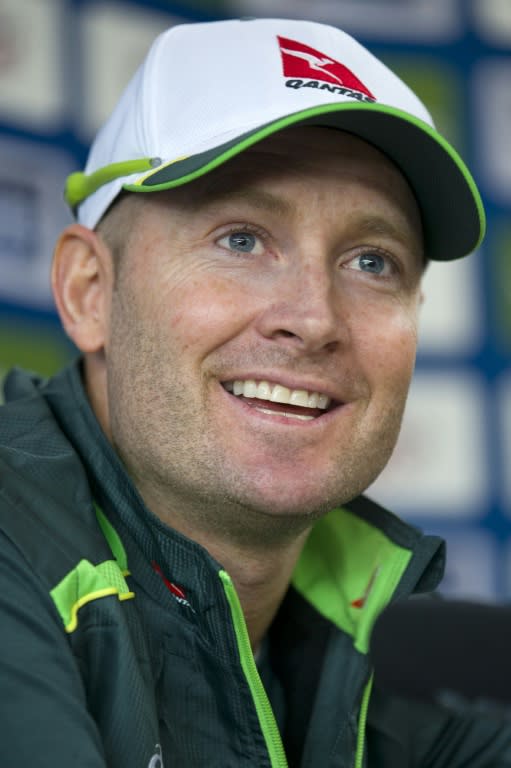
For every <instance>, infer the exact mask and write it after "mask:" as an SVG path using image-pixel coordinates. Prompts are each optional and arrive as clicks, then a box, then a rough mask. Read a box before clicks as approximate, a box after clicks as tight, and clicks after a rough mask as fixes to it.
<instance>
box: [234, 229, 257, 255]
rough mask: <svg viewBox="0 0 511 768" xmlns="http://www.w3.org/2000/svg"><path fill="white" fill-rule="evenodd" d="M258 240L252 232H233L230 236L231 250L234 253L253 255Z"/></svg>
mask: <svg viewBox="0 0 511 768" xmlns="http://www.w3.org/2000/svg"><path fill="white" fill-rule="evenodd" d="M256 242H257V238H256V236H255V235H251V234H250V232H233V233H232V234H231V235H229V248H232V249H233V251H242V252H243V253H251V252H252V251H253V250H254V248H255V246H256Z"/></svg>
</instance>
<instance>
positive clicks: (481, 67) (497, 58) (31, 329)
mask: <svg viewBox="0 0 511 768" xmlns="http://www.w3.org/2000/svg"><path fill="white" fill-rule="evenodd" d="M237 16H244V17H246V16H253V17H257V16H274V17H297V18H300V17H302V18H314V19H317V20H320V21H325V22H328V23H331V24H334V25H338V26H341V27H343V28H344V29H346V30H347V31H351V32H352V33H354V34H355V35H356V36H358V37H359V38H360V39H361V40H362V41H363V42H365V43H366V44H368V45H369V46H370V47H371V48H372V49H373V50H374V51H375V53H377V54H378V55H380V56H381V57H382V58H383V59H384V60H385V61H386V62H387V63H389V64H390V65H391V66H392V67H393V68H394V69H396V70H397V71H398V72H399V73H400V74H401V76H402V77H403V79H404V80H406V81H407V82H408V83H409V84H410V85H411V86H412V87H413V88H414V89H415V90H416V91H417V92H418V93H419V94H420V95H421V96H422V97H423V99H424V100H425V101H426V102H427V104H428V105H429V107H430V109H431V111H432V113H433V115H434V118H435V120H436V122H437V125H438V126H439V127H440V128H441V129H442V130H443V131H444V132H445V133H446V134H447V136H448V137H449V138H450V139H451V140H452V142H453V143H454V144H455V146H456V147H457V148H458V149H459V151H460V152H461V154H462V155H463V156H464V157H465V158H466V159H467V160H468V162H469V164H470V165H471V167H472V169H473V170H474V173H475V176H476V178H477V180H478V182H479V185H480V188H481V190H482V193H483V197H484V200H485V204H486V209H487V214H488V225H489V226H488V229H489V232H488V236H487V239H486V241H485V244H484V246H483V247H482V248H481V250H480V251H479V252H478V253H477V254H475V255H474V256H473V257H471V258H469V259H466V260H462V261H461V262H459V263H451V264H444V265H432V266H431V268H430V269H429V271H428V273H427V276H426V280H425V302H424V307H423V310H422V322H421V338H420V351H419V359H418V364H417V373H416V376H415V381H414V384H413V387H412V391H411V395H410V398H409V403H408V406H407V411H406V414H405V420H404V425H403V430H402V434H401V437H400V440H399V443H398V446H397V450H396V453H395V456H394V458H393V459H392V460H391V463H390V465H389V467H388V468H387V470H386V471H385V472H384V474H383V475H382V477H381V478H380V479H379V480H378V481H377V482H376V483H375V484H374V486H373V487H372V489H371V494H372V496H373V497H374V498H376V499H377V500H379V501H381V502H382V503H384V504H386V505H388V506H390V507H391V508H392V509H394V510H395V511H397V512H398V513H400V514H401V515H403V516H404V517H405V518H406V519H408V520H409V521H410V522H412V523H414V524H417V525H419V526H421V527H422V528H424V529H425V530H427V531H429V532H438V533H440V534H442V535H444V536H445V537H446V539H447V542H448V551H449V558H450V562H449V567H448V571H447V577H446V580H445V582H444V592H446V593H448V594H451V595H458V596H464V597H465V596H470V597H477V598H482V599H487V598H488V599H495V598H496V599H507V598H509V596H510V595H511V473H510V472H509V471H508V467H509V466H510V465H511V371H510V368H509V364H508V363H509V360H510V354H511V129H510V125H511V0H473V1H472V0H408V1H407V0H315V2H310V0H237V1H235V0H231V1H230V2H229V1H228V0H225V1H224V2H220V1H219V0H217V1H216V2H215V1H214V0H209V2H208V1H207V0H202V1H201V0H195V1H194V0H189V2H185V0H183V2H181V3H177V2H176V3H174V2H166V1H165V0H154V2H149V1H147V2H140V1H139V2H135V1H128V0H125V1H124V2H122V1H121V0H117V1H116V2H109V1H107V0H99V1H98V0H0V375H1V374H2V373H4V372H5V371H6V370H7V369H8V368H10V367H11V366H12V365H14V364H17V365H22V366H24V367H29V368H31V369H33V370H36V371H39V372H40V373H42V374H44V375H46V374H49V373H51V372H52V371H54V370H56V368H57V367H58V366H60V365H61V364H62V363H63V362H64V361H66V360H67V359H69V358H70V356H71V355H72V354H74V351H73V349H72V348H71V346H70V345H69V343H68V342H67V341H66V339H65V337H64V335H63V333H62V332H61V331H60V329H59V325H58V322H57V318H56V314H55V311H54V307H53V303H52V299H51V293H50V288H49V279H48V274H49V268H50V261H51V254H52V248H53V243H54V240H55V238H56V236H57V234H58V232H59V230H60V229H61V228H62V227H63V226H64V225H65V224H66V223H68V222H69V221H70V216H69V214H68V212H67V210H66V208H65V206H64V204H63V202H62V186H63V181H64V179H65V177H66V175H67V174H68V173H70V172H71V171H73V170H76V169H80V168H81V167H82V166H83V163H84V160H85V156H86V150H87V146H88V144H89V142H90V140H91V137H92V136H93V134H94V132H95V130H96V128H97V127H98V126H99V125H100V123H101V122H102V121H103V119H104V118H105V117H106V115H107V114H108V112H109V110H110V108H111V107H112V105H113V103H114V102H115V100H116V99H117V97H118V95H119V94H120V92H121V89H122V88H123V86H124V85H125V84H126V82H127V81H128V79H129V78H130V76H131V75H132V73H133V72H134V70H135V68H136V67H137V65H138V64H139V62H140V61H141V59H142V58H143V55H144V54H145V52H146V50H147V48H148V46H149V43H150V41H151V40H152V39H153V37H154V36H155V35H156V34H157V33H158V32H159V31H160V30H162V29H164V28H165V27H168V26H170V25H172V24H175V23H180V22H185V21H201V20H213V19H217V18H225V17H237ZM254 65H256V62H255V63H254ZM175 76H176V77H179V73H178V72H177V73H176V74H175ZM204 76H205V78H207V73H205V74H204ZM249 97H250V96H249V94H247V98H249Z"/></svg>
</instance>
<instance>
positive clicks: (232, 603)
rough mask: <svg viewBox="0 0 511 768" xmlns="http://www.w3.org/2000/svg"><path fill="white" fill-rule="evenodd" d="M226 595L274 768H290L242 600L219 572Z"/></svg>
mask: <svg viewBox="0 0 511 768" xmlns="http://www.w3.org/2000/svg"><path fill="white" fill-rule="evenodd" d="M218 575H219V576H220V579H221V581H222V584H223V587H224V591H225V595H226V597H227V601H228V603H229V607H230V609H231V616H232V622H233V625H234V632H235V635H236V642H237V644H238V651H239V654H240V661H241V667H242V669H243V673H244V675H245V678H246V680H247V683H248V686H249V688H250V692H251V694H252V699H253V701H254V705H255V708H256V712H257V717H258V718H259V724H260V726H261V730H262V732H263V736H264V740H265V743H266V748H267V750H268V754H269V756H270V763H271V766H272V768H287V759H286V754H285V752H284V746H283V744H282V739H281V737H280V732H279V729H278V726H277V723H276V721H275V716H274V714H273V710H272V708H271V704H270V702H269V700H268V696H267V695H266V691H265V689H264V686H263V684H262V682H261V678H260V677H259V672H258V671H257V666H256V663H255V660H254V655H253V653H252V648H251V646H250V639H249V637H248V631H247V625H246V623H245V617H244V616H243V611H242V610H241V605H240V601H239V598H238V595H237V593H236V589H235V588H234V584H233V583H232V580H231V577H230V576H229V574H228V573H227V571H219V574H218Z"/></svg>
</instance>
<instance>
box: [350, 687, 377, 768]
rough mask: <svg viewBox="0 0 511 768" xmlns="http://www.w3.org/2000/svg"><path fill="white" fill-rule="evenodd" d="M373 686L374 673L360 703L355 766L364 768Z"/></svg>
mask: <svg viewBox="0 0 511 768" xmlns="http://www.w3.org/2000/svg"><path fill="white" fill-rule="evenodd" d="M372 687H373V675H371V677H370V678H369V680H368V681H367V683H366V686H365V688H364V693H363V695H362V703H361V704H360V714H359V717H358V734H357V751H356V753H355V764H354V768H362V766H363V761H364V745H365V735H366V722H367V710H368V709H369V699H370V698H371V689H372Z"/></svg>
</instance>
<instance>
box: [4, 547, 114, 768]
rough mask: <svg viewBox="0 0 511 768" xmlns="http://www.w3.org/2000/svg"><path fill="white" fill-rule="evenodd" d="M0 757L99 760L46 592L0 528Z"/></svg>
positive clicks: (53, 764) (94, 764) (76, 762)
mask: <svg viewBox="0 0 511 768" xmlns="http://www.w3.org/2000/svg"><path fill="white" fill-rule="evenodd" d="M0 690H1V695H0V765H2V766H14V765H24V766H35V765H37V766H38V768H69V766H73V768H107V764H106V761H105V757H104V753H103V747H102V743H101V738H100V735H99V732H98V729H97V727H96V724H95V722H94V720H93V718H92V717H91V716H90V714H89V712H88V710H87V702H86V696H85V690H84V686H83V683H82V679H81V676H80V673H79V669H78V667H77V663H76V660H75V658H74V656H73V654H72V652H71V649H70V646H69V643H68V641H67V637H66V634H65V632H64V630H63V627H62V622H61V620H60V617H59V616H58V614H57V612H56V609H55V607H54V605H53V603H52V601H51V598H50V596H49V595H48V594H47V593H46V592H45V591H44V589H43V587H42V586H41V585H40V584H39V583H38V580H37V578H36V576H35V574H34V573H33V572H32V570H31V569H30V567H29V566H28V563H27V562H26V561H25V559H24V558H23V556H22V555H21V554H20V552H19V551H18V550H17V549H16V547H15V546H14V545H13V544H12V542H11V541H10V540H9V539H8V538H7V537H6V536H5V534H3V533H2V532H0Z"/></svg>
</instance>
